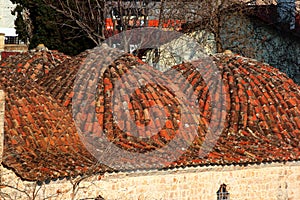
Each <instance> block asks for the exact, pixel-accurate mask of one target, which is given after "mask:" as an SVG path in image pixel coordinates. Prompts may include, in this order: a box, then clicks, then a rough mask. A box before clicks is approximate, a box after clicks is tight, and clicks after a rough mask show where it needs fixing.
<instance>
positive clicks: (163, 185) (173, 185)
mask: <svg viewBox="0 0 300 200" xmlns="http://www.w3.org/2000/svg"><path fill="white" fill-rule="evenodd" d="M3 121H4V93H3V92H2V91H0V140H1V142H0V144H1V145H0V153H2V144H3V143H2V142H3V135H4V133H3ZM0 158H2V155H0ZM223 183H225V184H226V185H227V189H228V192H229V193H230V199H231V200H253V199H255V200H266V199H268V200H299V199H300V189H299V188H300V161H297V162H296V161H294V162H288V163H270V164H259V165H248V166H233V165H232V166H223V167H222V166H207V167H190V168H185V169H172V170H166V171H157V170H154V171H144V172H143V171H139V172H130V173H129V172H121V173H107V174H104V175H103V176H101V175H93V176H89V177H76V178H64V179H60V180H59V179H58V180H52V181H50V182H47V183H36V182H28V181H24V180H21V179H20V178H19V177H17V176H16V175H15V173H14V172H13V171H11V170H9V169H7V168H5V167H4V166H2V165H1V166H0V199H4V200H5V199H22V200H26V199H28V200H33V199H35V200H39V199H41V200H42V199H49V200H56V199H66V200H69V199H95V198H96V197H99V195H101V196H102V197H103V198H104V199H106V200H122V199H124V200H135V199H137V200H146V199H147V200H155V199H161V200H165V199H167V200H173V199H174V200H188V199H191V200H196V199H201V200H206V199H207V200H213V199H217V195H216V192H217V190H218V189H219V187H220V185H221V184H223Z"/></svg>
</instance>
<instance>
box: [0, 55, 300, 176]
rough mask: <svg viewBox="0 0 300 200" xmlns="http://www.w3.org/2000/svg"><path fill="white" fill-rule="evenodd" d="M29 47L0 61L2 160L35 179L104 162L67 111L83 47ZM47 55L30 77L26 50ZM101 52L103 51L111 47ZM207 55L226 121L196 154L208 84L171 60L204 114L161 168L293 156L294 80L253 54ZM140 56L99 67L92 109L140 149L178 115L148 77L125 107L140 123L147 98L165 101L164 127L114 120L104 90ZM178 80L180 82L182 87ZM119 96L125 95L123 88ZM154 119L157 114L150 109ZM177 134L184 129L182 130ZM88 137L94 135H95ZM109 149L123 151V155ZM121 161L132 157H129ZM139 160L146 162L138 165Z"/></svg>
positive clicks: (298, 108)
mask: <svg viewBox="0 0 300 200" xmlns="http://www.w3.org/2000/svg"><path fill="white" fill-rule="evenodd" d="M29 54H30V56H28V54H22V55H19V56H17V57H15V58H11V59H10V60H6V61H1V68H0V70H1V77H0V78H1V85H0V86H1V89H3V90H4V91H5V92H6V113H5V145H4V158H3V164H4V165H5V166H7V167H9V168H12V169H13V170H14V171H15V172H16V173H17V174H18V175H19V176H21V177H22V178H24V179H28V180H41V181H44V180H47V179H52V178H58V177H65V176H74V175H78V174H84V173H96V172H100V171H103V170H104V171H105V170H108V168H105V167H104V166H101V165H99V163H98V162H97V161H96V160H95V159H94V158H93V157H92V156H91V154H90V153H89V152H87V150H86V147H85V146H83V144H82V142H81V141H80V138H79V137H78V133H77V131H76V129H75V126H74V122H73V119H72V116H71V104H72V102H71V100H72V96H73V93H72V91H73V83H74V79H75V76H76V73H77V72H78V70H79V68H80V66H81V64H82V63H83V62H84V60H85V58H86V56H87V55H88V52H85V53H83V54H80V55H79V56H77V57H73V58H70V57H67V56H64V55H62V54H59V56H58V54H56V53H53V52H48V53H46V52H43V53H41V52H35V53H29ZM50 55H54V58H55V56H58V57H59V59H57V60H56V61H55V62H54V63H56V64H57V65H56V64H54V65H55V66H56V67H53V68H52V69H51V70H49V72H48V73H37V74H40V75H41V76H35V77H39V79H38V80H36V79H33V80H34V81H35V82H34V81H32V79H31V78H30V77H31V76H32V74H33V73H32V72H38V71H40V67H38V66H40V65H39V64H38V63H39V62H34V61H31V62H27V60H30V57H32V56H33V57H35V60H40V59H39V58H41V60H43V59H42V58H47V59H48V60H47V59H45V62H44V65H46V66H48V65H50V64H49V62H50V63H51V62H52V61H51V59H49V58H51V56H50ZM102 56H103V57H107V58H109V55H102ZM212 59H213V60H214V61H215V63H216V65H217V67H218V69H219V70H220V71H221V72H222V77H223V81H224V84H225V87H224V88H225V89H226V91H227V93H228V96H227V98H226V102H227V107H226V110H227V112H228V115H227V116H226V122H225V128H224V130H223V132H222V134H221V136H220V138H219V139H218V141H217V143H216V146H215V147H214V148H213V150H212V151H211V152H210V153H209V154H208V155H207V156H206V157H204V158H199V157H198V152H199V149H200V148H201V144H202V142H203V138H204V136H205V134H206V128H205V127H207V123H208V122H209V121H210V120H211V119H210V117H211V105H210V98H211V97H209V96H208V95H207V91H208V87H207V85H206V83H205V82H204V81H203V79H202V78H201V74H200V73H201V71H198V70H196V69H195V68H194V67H193V66H192V65H191V64H189V63H185V64H181V65H178V66H174V67H173V69H175V70H177V71H178V73H181V74H182V76H184V77H186V79H187V80H188V81H189V83H190V84H191V85H193V86H194V89H195V94H196V95H197V96H198V98H199V111H200V116H201V118H202V120H201V124H199V127H202V128H199V130H198V136H197V137H196V138H195V140H194V141H193V143H192V145H191V146H190V147H189V148H188V149H187V150H186V151H183V152H182V156H181V157H180V158H179V159H177V160H176V161H174V162H173V163H166V168H169V167H175V166H182V167H184V166H190V165H215V164H221V165H225V164H248V163H261V162H275V161H288V160H299V159H300V148H299V145H300V117H299V116H300V88H299V86H298V85H296V84H295V83H294V82H293V81H292V80H291V79H289V78H288V77H287V76H286V75H285V74H283V73H281V72H280V71H278V70H277V69H275V68H273V67H271V66H269V65H267V64H264V63H260V62H257V61H255V60H253V59H248V58H244V57H241V56H239V55H224V54H218V55H215V56H213V57H212ZM54 60H55V59H54ZM60 60H63V62H61V61H60ZM26 63H29V64H26ZM140 63H141V61H140V60H138V59H137V58H135V57H133V56H131V55H124V56H122V57H120V58H119V59H117V60H115V61H114V62H113V63H112V64H111V65H110V66H109V67H108V68H107V69H106V70H105V75H104V77H102V79H100V82H99V85H98V95H99V96H98V98H97V103H96V105H97V106H96V110H95V112H96V115H97V119H98V122H95V123H99V124H100V125H101V126H102V127H103V128H105V129H106V130H107V138H108V139H109V140H110V141H111V142H113V143H114V144H115V145H117V146H118V147H120V148H122V149H125V150H127V151H133V152H141V153H143V152H147V151H152V150H155V149H159V148H161V147H163V146H164V145H166V144H168V142H170V141H171V140H172V138H173V137H174V135H175V134H176V130H178V127H179V125H180V124H178V121H177V120H178V119H179V118H176V116H178V115H180V110H178V107H177V103H176V102H177V100H176V97H175V96H172V95H170V93H169V92H167V88H160V87H157V86H155V85H151V84H149V85H147V87H146V88H140V89H139V93H135V94H133V96H132V98H131V100H130V102H128V103H130V104H131V105H132V107H131V108H130V112H131V113H133V115H136V117H137V118H136V120H137V121H136V123H145V122H146V121H147V120H148V116H146V115H145V114H144V110H145V109H146V110H147V109H149V108H150V107H151V106H152V105H161V106H163V107H164V108H165V111H166V112H168V113H169V114H170V115H169V118H168V119H167V120H166V122H165V125H163V129H162V130H161V131H159V133H158V134H156V135H154V136H150V135H149V138H148V139H139V138H137V137H134V136H133V135H132V134H131V133H128V132H126V131H122V130H121V129H120V128H118V127H117V126H116V124H115V123H112V122H113V118H112V111H111V105H110V102H111V99H110V98H111V97H108V96H105V95H104V94H105V93H104V91H106V92H108V91H110V92H111V91H112V90H113V87H114V80H116V78H118V77H121V76H122V74H123V73H124V72H127V73H130V69H132V67H133V66H137V65H138V64H140ZM25 69H26V70H25ZM85 73H86V74H85ZM90 73H91V72H90V71H87V72H82V73H81V74H80V77H83V78H85V76H86V77H87V76H89V75H90ZM151 73H155V69H153V70H150V71H149V74H151ZM202 73H203V72H202ZM34 74H36V73H34ZM146 76H147V75H146ZM135 79H136V77H135V74H131V79H130V80H129V79H125V82H124V85H126V81H130V82H132V81H134V80H135ZM178 81H180V80H178ZM184 84H186V83H184V82H182V87H183V88H184ZM124 98H125V99H127V100H128V98H126V96H124ZM129 99H130V98H129ZM138 113H139V114H138ZM159 116H160V115H158V117H159ZM83 118H84V116H83ZM118 119H119V121H118V123H126V119H124V118H122V116H118ZM152 120H154V121H155V116H154V118H152ZM91 126H92V127H93V124H86V127H87V128H89V127H91ZM203 127H204V128H203ZM182 134H183V136H185V135H186V137H189V136H188V134H186V133H182ZM92 137H95V138H97V135H92ZM115 156H116V157H117V158H119V159H123V158H122V155H118V154H116V155H115ZM126 162H134V159H131V160H127V161H126ZM100 163H101V161H100ZM92 166H96V167H92ZM138 168H139V169H144V168H145V167H144V166H142V165H141V166H139V167H138ZM124 170H126V169H124Z"/></svg>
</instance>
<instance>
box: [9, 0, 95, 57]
mask: <svg viewBox="0 0 300 200" xmlns="http://www.w3.org/2000/svg"><path fill="white" fill-rule="evenodd" d="M11 2H13V3H15V4H17V5H18V6H17V7H16V9H15V10H14V11H13V14H15V15H17V19H16V21H15V25H16V30H17V34H18V35H19V38H20V39H21V40H22V41H24V42H29V44H30V45H29V48H30V49H31V48H35V47H36V46H37V45H38V44H40V43H43V44H45V46H46V47H48V49H56V50H59V51H61V52H64V53H66V54H69V55H76V54H78V53H80V52H82V51H84V50H85V49H88V48H93V47H94V46H95V44H94V43H93V42H92V41H91V40H90V39H89V38H88V37H87V36H86V34H85V32H83V31H82V30H81V29H79V28H78V27H77V26H76V24H75V23H74V22H72V21H68V20H67V19H66V17H64V16H63V15H62V14H60V13H57V12H56V11H54V10H53V9H52V8H50V7H49V6H48V5H46V4H45V3H44V2H43V0H11ZM24 9H28V10H29V12H30V20H31V23H32V24H31V27H29V26H28V21H25V19H24V17H23V16H22V12H23V10H24ZM28 28H31V29H32V33H31V34H30V31H29V29H28Z"/></svg>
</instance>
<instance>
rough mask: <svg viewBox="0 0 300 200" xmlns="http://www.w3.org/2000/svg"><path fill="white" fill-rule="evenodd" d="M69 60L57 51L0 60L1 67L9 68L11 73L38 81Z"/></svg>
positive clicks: (27, 53)
mask: <svg viewBox="0 0 300 200" xmlns="http://www.w3.org/2000/svg"><path fill="white" fill-rule="evenodd" d="M70 59H71V57H70V56H67V55H65V54H63V53H60V52H58V51H36V52H24V53H21V54H18V55H15V56H10V57H8V58H6V59H4V60H2V61H1V67H9V68H11V69H10V70H11V71H12V72H13V73H20V74H22V75H23V76H27V77H28V78H30V79H32V80H33V81H38V80H39V79H40V78H42V77H43V76H45V75H46V74H48V73H49V71H51V70H52V69H55V68H56V67H57V66H59V65H60V64H61V63H62V62H64V61H66V60H70Z"/></svg>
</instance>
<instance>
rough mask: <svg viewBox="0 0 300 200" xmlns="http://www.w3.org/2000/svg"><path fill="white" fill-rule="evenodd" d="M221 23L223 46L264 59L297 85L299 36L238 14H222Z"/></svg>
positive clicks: (244, 54)
mask: <svg viewBox="0 0 300 200" xmlns="http://www.w3.org/2000/svg"><path fill="white" fill-rule="evenodd" d="M222 22H223V24H222V28H221V30H220V34H221V39H222V46H223V49H230V50H231V51H232V52H234V53H238V54H240V55H243V56H245V57H249V58H254V59H256V60H258V61H261V62H266V63H268V64H270V65H271V66H273V67H276V68H278V69H279V70H280V71H282V72H284V73H286V74H287V75H288V76H289V77H290V78H292V79H293V80H294V81H295V82H296V83H297V84H300V67H299V65H300V57H299V55H300V37H299V36H298V37H296V36H293V35H292V34H290V33H286V32H284V31H280V30H278V29H276V28H275V27H274V26H273V25H272V24H266V23H263V22H261V21H260V20H257V19H254V18H249V17H246V16H244V15H240V14H239V13H230V15H224V16H223V18H222Z"/></svg>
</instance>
